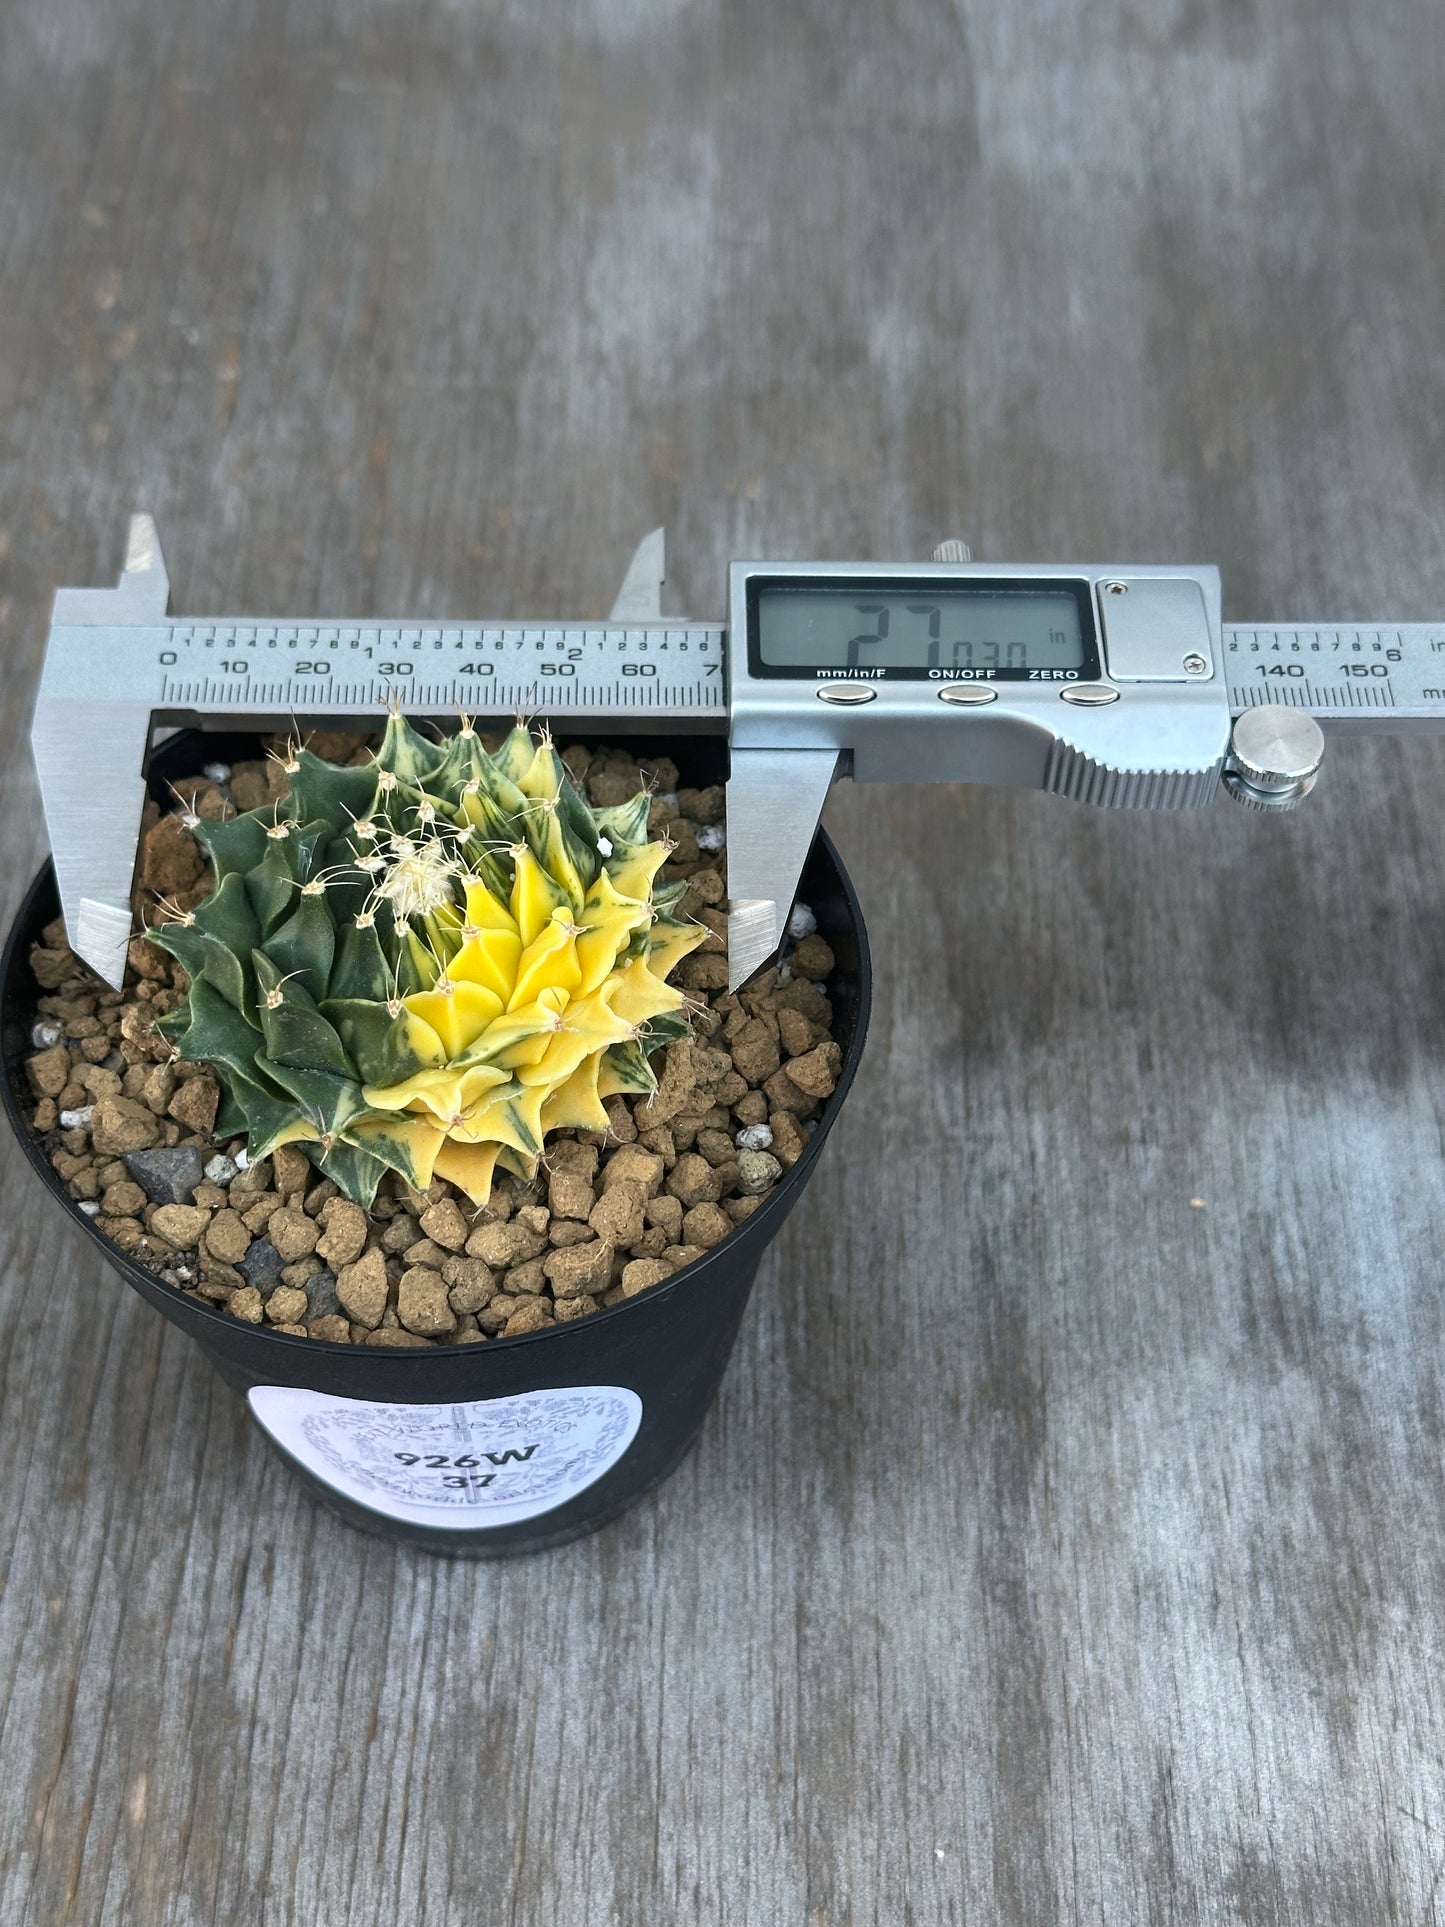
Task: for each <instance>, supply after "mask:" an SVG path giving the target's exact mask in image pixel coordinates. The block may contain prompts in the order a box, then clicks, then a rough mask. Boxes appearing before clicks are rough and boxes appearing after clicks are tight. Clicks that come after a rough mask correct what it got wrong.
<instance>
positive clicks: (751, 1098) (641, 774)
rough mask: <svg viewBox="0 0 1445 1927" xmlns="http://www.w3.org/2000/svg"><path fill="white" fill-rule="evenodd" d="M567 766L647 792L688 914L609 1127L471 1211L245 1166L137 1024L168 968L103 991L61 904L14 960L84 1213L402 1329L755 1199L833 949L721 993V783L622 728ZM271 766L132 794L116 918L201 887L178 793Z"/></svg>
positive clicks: (561, 1149) (198, 1279)
mask: <svg viewBox="0 0 1445 1927" xmlns="http://www.w3.org/2000/svg"><path fill="white" fill-rule="evenodd" d="M484 740H487V739H484ZM492 746H493V745H492V743H491V742H490V741H489V742H488V747H492ZM311 747H312V748H313V749H314V750H315V751H316V753H317V754H318V755H321V756H325V757H327V758H328V759H330V760H332V761H334V762H358V761H361V760H364V759H365V757H366V756H367V755H368V750H367V746H366V742H365V740H364V739H363V738H361V737H359V736H346V735H342V734H340V733H329V734H327V735H324V736H314V737H312V739H311ZM563 761H564V762H565V763H566V764H567V766H568V768H569V769H570V771H571V772H572V775H573V777H574V779H575V780H576V781H578V782H579V783H581V784H583V785H584V786H585V788H586V790H587V793H588V795H589V797H590V798H591V800H592V802H593V803H595V804H606V803H616V802H623V801H625V800H626V799H627V798H629V797H631V796H634V795H636V793H637V791H638V790H639V789H642V788H645V787H646V788H650V789H651V790H652V792H653V799H652V810H651V815H650V817H649V830H650V833H651V835H652V836H654V837H667V838H668V839H670V841H671V842H672V844H673V850H672V854H671V856H670V858H669V860H668V862H667V863H666V864H665V865H664V866H663V868H662V870H661V871H660V872H659V877H660V880H661V881H662V882H670V881H672V880H674V879H678V878H686V879H687V882H688V886H689V887H688V890H687V893H686V895H685V897H684V898H683V901H682V905H681V911H682V914H684V915H686V916H690V917H693V918H696V919H697V921H699V922H700V923H702V924H704V925H705V926H706V927H707V929H708V931H709V935H708V937H707V939H706V941H705V942H704V943H703V944H702V945H701V946H700V947H699V948H698V949H697V950H695V951H694V952H693V953H692V955H691V956H688V957H685V958H684V959H683V960H682V962H681V963H680V964H679V965H678V967H677V970H676V972H675V973H674V978H673V981H674V982H676V983H677V984H678V985H679V986H680V987H681V988H682V989H683V990H685V991H686V992H688V994H689V997H690V999H691V1000H692V1003H693V1019H694V1034H693V1036H692V1037H690V1038H683V1039H680V1040H679V1041H678V1042H676V1043H673V1044H670V1045H668V1046H667V1047H666V1049H665V1050H663V1051H660V1052H659V1053H658V1054H657V1056H656V1057H655V1058H654V1060H653V1064H654V1069H655V1070H656V1071H657V1076H658V1089H657V1091H656V1092H655V1093H654V1094H653V1095H652V1096H651V1097H650V1098H642V1097H638V1098H623V1097H612V1098H609V1099H608V1100H607V1104H606V1109H607V1112H608V1115H609V1117H610V1118H611V1120H612V1122H611V1127H610V1129H609V1130H608V1132H607V1133H606V1134H605V1136H604V1135H603V1134H600V1133H591V1132H584V1133H578V1132H559V1133H558V1134H557V1135H556V1136H554V1137H552V1138H549V1139H548V1141H547V1145H546V1149H545V1152H544V1155H543V1158H542V1163H541V1166H540V1168H539V1170H538V1173H537V1176H536V1177H535V1178H534V1179H533V1180H531V1181H530V1182H523V1181H522V1180H520V1179H517V1178H513V1177H511V1176H509V1175H507V1174H499V1175H498V1177H497V1179H496V1182H495V1184H494V1186H493V1190H492V1196H491V1200H490V1202H489V1203H488V1204H487V1205H486V1206H485V1207H484V1208H482V1209H481V1210H478V1209H477V1207H476V1206H474V1205H473V1204H472V1203H471V1201H470V1200H469V1199H468V1198H467V1197H466V1196H465V1194H464V1193H462V1192H460V1191H458V1190H457V1189H456V1188H455V1187H454V1186H453V1185H451V1184H449V1183H447V1182H446V1181H445V1180H444V1179H438V1180H436V1182H434V1183H433V1184H432V1185H430V1186H429V1187H428V1189H427V1190H426V1191H425V1192H424V1193H418V1192H414V1191H413V1190H411V1188H410V1187H409V1186H408V1185H407V1184H406V1183H404V1182H403V1181H402V1180H401V1179H400V1178H398V1177H397V1175H396V1174H395V1173H394V1172H388V1173H387V1174H386V1176H385V1177H384V1178H383V1180H382V1183H381V1187H380V1189H379V1190H378V1192H377V1196H376V1200H375V1203H374V1204H373V1206H372V1208H371V1210H370V1211H369V1212H368V1211H364V1210H362V1208H361V1207H360V1206H359V1205H355V1204H352V1203H350V1202H349V1201H348V1200H347V1199H345V1198H343V1197H341V1196H340V1194H339V1193H338V1191H337V1189H336V1186H335V1185H334V1184H332V1183H331V1182H330V1180H328V1179H326V1178H324V1177H322V1176H321V1174H320V1173H319V1172H317V1171H316V1169H315V1168H314V1167H313V1166H312V1164H311V1163H310V1161H309V1159H307V1158H306V1156H305V1155H304V1153H302V1152H301V1151H299V1150H297V1149H296V1147H295V1146H294V1145H288V1146H285V1147H283V1148H282V1149H280V1150H278V1151H276V1152H274V1153H273V1154H272V1155H271V1156H270V1157H269V1158H264V1159H261V1160H259V1161H258V1162H257V1163H255V1164H251V1163H248V1162H247V1160H246V1155H245V1149H244V1140H243V1139H228V1140H226V1141H225V1142H218V1141H216V1140H215V1139H214V1138H213V1137H212V1136H211V1132H212V1130H213V1128H214V1124H215V1119H216V1111H217V1104H218V1101H219V1097H220V1090H219V1085H218V1083H217V1080H216V1078H215V1077H214V1075H213V1074H212V1073H211V1072H210V1070H209V1069H208V1068H207V1067H206V1066H205V1065H203V1064H186V1063H181V1062H179V1061H178V1060H175V1059H173V1057H172V1054H171V1047H170V1045H169V1044H168V1043H167V1042H166V1041H165V1040H164V1039H163V1038H161V1037H160V1036H158V1035H157V1034H156V1032H155V1030H154V1028H153V1025H154V1020H155V1018H157V1017H158V1016H160V1015H162V1014H163V1013H165V1012H167V1011H170V1010H172V1009H174V1008H175V1006H176V1005H177V1004H178V1003H180V1001H181V1000H182V998H183V997H184V995H185V991H186V978H185V974H184V972H183V971H182V970H181V968H180V966H179V965H178V964H176V963H175V962H173V960H172V959H171V958H169V957H167V956H166V955H165V954H164V953H162V952H161V951H160V950H158V949H157V948H156V947H155V946H154V945H152V944H150V943H147V942H146V941H145V939H143V938H139V937H138V938H134V939H133V940H132V942H131V945H130V969H129V971H128V973H127V981H126V985H125V988H124V990H119V991H116V990H111V989H110V988H109V986H108V985H105V984H103V983H101V982H100V980H99V979H98V978H96V977H95V976H94V975H93V974H92V972H91V971H90V970H88V969H87V968H86V966H85V965H84V964H82V963H81V962H80V961H79V960H78V959H77V958H76V957H75V956H73V955H72V953H71V951H70V948H69V946H68V944H67V942H66V939H65V930H64V926H63V924H62V923H60V922H59V921H57V922H55V923H52V924H50V925H49V926H48V927H47V928H46V930H45V931H44V933H43V935H42V940H41V942H40V943H39V944H38V945H37V946H36V947H35V948H34V950H33V951H32V955H31V964H32V968H33V970H34V973H35V977H36V980H37V982H38V983H39V984H40V986H41V991H42V994H41V996H40V997H39V998H38V999H37V1003H36V1023H35V1029H34V1044H35V1050H34V1054H33V1055H32V1056H30V1057H29V1058H28V1059H27V1063H26V1069H27V1072H28V1075H29V1080H30V1084H31V1088H32V1091H33V1093H34V1097H35V1106H34V1110H33V1111H32V1114H31V1121H32V1124H33V1127H34V1130H35V1132H36V1134H37V1135H38V1137H39V1138H40V1139H41V1142H42V1143H43V1145H44V1148H45V1152H46V1154H47V1156H48V1158H49V1160H50V1163H51V1166H52V1168H53V1169H54V1170H55V1172H56V1173H57V1175H58V1176H59V1177H60V1179H61V1180H62V1182H63V1183H64V1184H65V1187H66V1189H67V1190H68V1192H69V1193H70V1195H71V1197H73V1198H75V1199H76V1200H77V1201H78V1202H79V1204H80V1207H81V1209H82V1210H83V1211H84V1212H85V1213H86V1215H87V1216H88V1217H90V1218H91V1219H92V1221H93V1222H94V1224H95V1226H96V1229H97V1230H99V1231H100V1232H102V1233H103V1234H104V1235H105V1236H106V1237H108V1238H109V1239H110V1240H111V1241H112V1243H113V1244H114V1245H115V1246H116V1247H117V1248H118V1249H119V1250H120V1251H122V1252H124V1253H125V1254H126V1256H127V1257H130V1258H132V1259H134V1260H135V1261H136V1262H138V1263H140V1264H143V1265H145V1266H146V1267H147V1268H148V1269H149V1270H151V1271H153V1272H154V1273H155V1274H156V1276H157V1277H159V1278H161V1279H162V1280H163V1281H164V1282H165V1283H167V1284H169V1285H171V1286H173V1287H175V1288H176V1289H177V1290H180V1291H183V1292H185V1293H186V1294H187V1295H188V1296H190V1297H192V1298H195V1299H197V1300H199V1301H201V1302H203V1303H206V1304H210V1305H213V1306H216V1307H218V1308H220V1309H223V1310H225V1311H227V1312H228V1313H229V1314H230V1315H231V1316H232V1317H234V1318H236V1319H238V1320H240V1321H241V1322H243V1323H246V1324H251V1325H261V1324H264V1325H267V1326H269V1327H270V1328H271V1329H273V1330H277V1331H282V1332H287V1333H292V1334H295V1335H298V1336H310V1337H312V1338H320V1339H325V1340H327V1341H329V1342H331V1343H339V1344H346V1343H351V1344H369V1345H393V1346H395V1345H403V1346H421V1345H435V1344H480V1343H484V1342H485V1341H486V1340H488V1339H489V1338H493V1337H514V1336H517V1335H518V1334H520V1333H523V1332H533V1331H543V1330H545V1329H547V1328H548V1327H549V1326H551V1325H554V1324H559V1323H565V1322H568V1321H570V1320H572V1319H576V1318H583V1317H586V1316H587V1315H588V1314H589V1313H591V1312H594V1311H596V1310H597V1309H598V1308H599V1307H600V1306H603V1305H612V1304H616V1303H618V1302H619V1301H620V1300H622V1299H625V1298H631V1297H634V1296H635V1295H636V1294H637V1293H638V1292H640V1291H645V1290H647V1289H648V1288H649V1287H650V1286H652V1285H656V1284H660V1283H661V1282H662V1281H663V1280H664V1279H666V1278H668V1277H670V1276H671V1275H672V1273H673V1272H674V1271H676V1270H677V1269H679V1268H680V1267H681V1266H682V1265H685V1264H690V1263H692V1262H693V1260H694V1259H696V1258H699V1257H701V1256H702V1255H703V1254H704V1253H705V1252H706V1251H710V1250H711V1249H713V1247H714V1246H716V1245H717V1244H719V1243H720V1242H721V1240H722V1239H723V1238H725V1237H726V1236H727V1235H728V1233H729V1232H731V1231H732V1230H734V1229H735V1228H736V1227H737V1226H738V1225H740V1224H742V1223H743V1222H744V1221H745V1220H746V1219H747V1218H748V1217H749V1216H750V1215H751V1214H752V1212H753V1211H755V1210H756V1209H757V1207H758V1206H759V1205H760V1204H761V1203H762V1202H763V1200H764V1199H765V1198H766V1197H767V1195H768V1193H769V1192H770V1191H771V1190H772V1189H773V1187H774V1186H775V1185H776V1184H777V1183H778V1182H779V1180H780V1179H781V1178H782V1177H783V1175H784V1173H785V1172H786V1171H788V1170H790V1169H791V1167H792V1166H793V1165H794V1164H795V1163H796V1162H797V1160H798V1158H799V1157H800V1156H801V1155H802V1153H803V1151H804V1149H805V1148H806V1146H807V1142H808V1137H809V1135H810V1127H811V1123H812V1120H813V1119H814V1118H815V1117H816V1116H817V1114H818V1111H819V1109H820V1107H821V1103H822V1100H823V1099H824V1098H826V1097H827V1096H828V1095H830V1093H831V1092H832V1091H833V1089H834V1087H835V1085H836V1082H837V1078H838V1075H839V1072H840V1070H841V1066H842V1052H841V1050H840V1048H839V1046H838V1044H837V1042H836V1041H835V1040H834V1039H833V1037H832V1034H831V1028H832V1018H833V1010H832V1005H831V1003H830V1001H829V999H828V996H827V992H826V984H827V981H828V978H829V976H830V975H831V973H832V971H833V968H834V958H833V953H832V951H831V950H830V949H829V947H828V944H827V943H826V942H825V941H824V939H823V938H822V937H821V936H820V935H818V934H817V932H816V931H810V932H809V933H808V934H806V935H802V936H800V937H799V938H798V939H797V940H796V942H793V943H791V944H790V945H785V948H784V955H783V961H782V964H781V965H780V966H775V967H773V968H771V969H769V970H766V971H764V972H762V973H761V974H760V975H759V976H757V977H755V978H754V979H753V980H752V981H751V982H750V983H749V984H748V985H746V986H745V987H744V989H743V990H742V991H741V992H740V993H739V994H738V995H737V996H736V997H734V996H732V995H730V994H729V993H728V990H727V955H726V933H727V919H726V914H725V908H726V903H727V867H726V852H725V849H724V848H723V832H722V827H721V826H722V823H723V792H722V789H721V787H720V786H719V785H713V786H711V787H709V788H706V789H681V790H680V789H679V788H678V787H677V783H678V772H677V768H676V765H675V764H674V763H673V762H672V761H671V759H670V758H667V757H662V758H658V759H655V760H650V761H649V760H647V759H644V761H643V762H642V764H641V765H639V764H638V763H637V762H636V761H635V760H634V759H633V757H632V756H631V755H630V753H629V752H627V751H626V750H624V749H620V748H617V749H605V750H601V751H598V752H593V751H591V750H588V749H586V748H584V747H581V746H579V745H573V746H571V747H569V748H568V749H566V750H564V751H563ZM285 784H286V778H285V775H284V772H283V771H282V769H281V766H280V762H279V760H277V758H276V757H275V756H269V755H268V757H267V758H266V760H264V761H263V760H260V759H258V760H256V761H254V762H242V763H237V764H235V765H234V766H233V767H232V768H230V769H229V770H226V769H224V766H221V767H213V768H212V769H211V770H210V771H209V772H208V773H207V774H205V775H203V776H197V777H194V778H189V779H187V780H186V781H185V782H183V783H180V784H178V785H177V786H176V794H177V799H178V808H177V810H176V811H175V812H173V813H171V814H162V812H161V811H160V810H159V808H158V807H157V806H156V805H155V804H154V803H150V804H148V805H147V807H146V816H145V820H144V824H143V827H142V835H141V848H140V858H139V862H138V865H137V877H136V887H135V892H134V896H133V901H132V907H133V909H134V911H135V914H136V918H137V922H138V923H140V924H145V923H150V922H151V921H153V920H154V919H155V916H156V912H157V905H158V900H159V899H160V898H161V897H165V898H166V899H167V902H168V904H169V905H171V906H173V907H175V908H179V909H181V910H185V909H191V908H194V907H195V905H196V904H198V903H200V902H202V901H204V899H205V897H206V896H207V895H208V894H209V892H210V887H211V878H210V871H209V869H208V867H207V866H206V864H205V862H204V860H203V853H202V851H201V847H200V845H199V844H198V843H197V842H196V840H195V838H194V837H193V836H192V835H191V833H190V831H189V830H188V829H187V827H186V824H185V821H184V818H185V816H186V814H188V813H191V814H194V815H196V816H199V817H203V818H211V819H217V818H222V817H226V816H229V815H231V814H233V813H234V812H235V811H237V810H245V809H252V808H255V807H256V806H257V805H258V804H260V803H263V802H266V801H271V800H275V799H276V798H278V797H280V796H281V795H284V793H285ZM802 921H803V923H805V924H810V923H811V921H812V920H811V918H810V917H804V918H803V919H802Z"/></svg>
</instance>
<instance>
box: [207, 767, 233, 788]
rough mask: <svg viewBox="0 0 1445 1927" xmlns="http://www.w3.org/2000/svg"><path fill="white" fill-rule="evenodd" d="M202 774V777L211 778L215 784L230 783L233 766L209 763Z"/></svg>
mask: <svg viewBox="0 0 1445 1927" xmlns="http://www.w3.org/2000/svg"><path fill="white" fill-rule="evenodd" d="M201 774H202V776H207V777H209V778H210V780H211V781H212V782H213V783H229V782H230V780H231V765H230V764H229V763H207V764H206V766H205V768H204V769H203V770H202V771H201Z"/></svg>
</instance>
